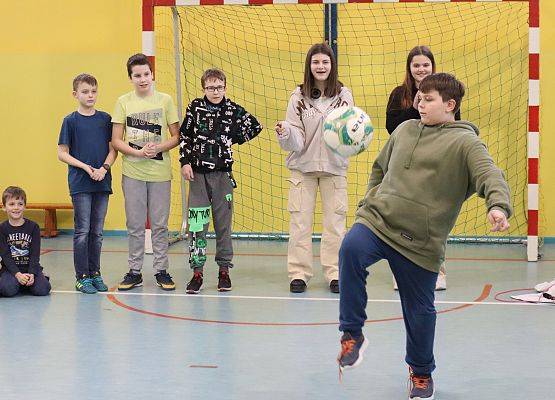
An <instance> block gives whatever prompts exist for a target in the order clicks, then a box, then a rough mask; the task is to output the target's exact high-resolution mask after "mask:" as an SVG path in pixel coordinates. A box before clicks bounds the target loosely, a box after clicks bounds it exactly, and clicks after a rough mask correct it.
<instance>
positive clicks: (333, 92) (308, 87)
mask: <svg viewBox="0 0 555 400" xmlns="http://www.w3.org/2000/svg"><path fill="white" fill-rule="evenodd" d="M316 54H325V55H326V56H328V57H329V58H330V60H331V70H330V74H329V76H328V79H327V80H326V88H325V89H324V95H325V96H327V97H334V96H337V95H338V94H339V92H340V91H341V88H342V87H343V84H342V83H341V82H340V81H339V79H338V72H337V60H336V59H335V55H334V54H333V50H332V49H331V47H330V46H329V45H328V44H327V43H317V44H315V45H313V46H312V47H311V48H310V49H309V50H308V53H306V60H305V63H304V81H303V83H302V84H301V85H299V87H300V88H301V93H302V95H303V96H305V97H311V96H312V91H313V90H314V89H316V85H315V82H314V76H313V75H312V70H311V69H310V64H311V63H312V56H315V55H316Z"/></svg>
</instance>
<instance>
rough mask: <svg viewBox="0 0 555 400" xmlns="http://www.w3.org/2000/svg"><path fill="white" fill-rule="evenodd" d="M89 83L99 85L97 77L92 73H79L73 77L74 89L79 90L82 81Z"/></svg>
mask: <svg viewBox="0 0 555 400" xmlns="http://www.w3.org/2000/svg"><path fill="white" fill-rule="evenodd" d="M83 82H84V83H88V84H89V85H91V86H98V82H97V80H96V78H95V77H94V76H92V75H90V74H79V75H77V76H76V77H75V79H73V91H74V92H76V91H77V87H78V86H79V84H80V83H83Z"/></svg>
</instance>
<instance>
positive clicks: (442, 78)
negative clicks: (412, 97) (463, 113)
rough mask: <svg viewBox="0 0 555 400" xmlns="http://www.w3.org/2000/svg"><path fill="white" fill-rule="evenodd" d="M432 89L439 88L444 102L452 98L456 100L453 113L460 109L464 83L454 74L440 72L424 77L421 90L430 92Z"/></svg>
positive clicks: (438, 90)
mask: <svg viewBox="0 0 555 400" xmlns="http://www.w3.org/2000/svg"><path fill="white" fill-rule="evenodd" d="M432 90H437V92H438V93H439V95H440V96H441V99H442V100H443V102H447V101H449V100H451V99H453V100H455V108H454V109H453V114H454V113H456V112H457V111H459V108H461V101H462V98H463V97H464V85H463V83H462V82H461V81H459V80H458V79H457V78H455V76H454V75H451V74H447V73H445V72H439V73H437V74H432V75H428V76H427V77H425V78H424V79H422V82H420V92H422V93H424V94H425V93H430V92H431V91H432Z"/></svg>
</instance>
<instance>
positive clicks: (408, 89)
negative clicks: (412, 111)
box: [401, 46, 436, 109]
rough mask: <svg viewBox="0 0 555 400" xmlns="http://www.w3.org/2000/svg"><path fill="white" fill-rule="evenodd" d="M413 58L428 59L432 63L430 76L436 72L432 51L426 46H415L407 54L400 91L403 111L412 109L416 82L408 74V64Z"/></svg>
mask: <svg viewBox="0 0 555 400" xmlns="http://www.w3.org/2000/svg"><path fill="white" fill-rule="evenodd" d="M415 56H426V57H428V58H429V59H430V61H431V62H432V74H433V73H435V72H436V61H435V60H434V55H433V54H432V50H430V48H429V47H428V46H416V47H414V48H413V49H412V50H411V51H410V52H409V55H408V56H407V63H406V67H405V80H404V81H403V84H402V85H401V86H402V88H403V89H402V91H401V107H402V108H404V109H407V108H410V107H412V102H413V99H414V96H415V94H416V82H415V81H414V78H413V76H412V74H411V73H410V64H411V63H412V59H413V58H414V57H415Z"/></svg>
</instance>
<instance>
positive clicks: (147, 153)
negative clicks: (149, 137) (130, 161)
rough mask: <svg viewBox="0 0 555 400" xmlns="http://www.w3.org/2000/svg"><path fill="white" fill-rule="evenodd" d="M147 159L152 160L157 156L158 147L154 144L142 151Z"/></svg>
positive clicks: (148, 145) (147, 145)
mask: <svg viewBox="0 0 555 400" xmlns="http://www.w3.org/2000/svg"><path fill="white" fill-rule="evenodd" d="M141 151H142V152H143V155H144V157H145V158H152V157H154V156H155V155H156V153H157V152H156V145H155V144H154V143H150V142H149V143H147V144H145V145H144V147H143V148H142V149H141Z"/></svg>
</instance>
